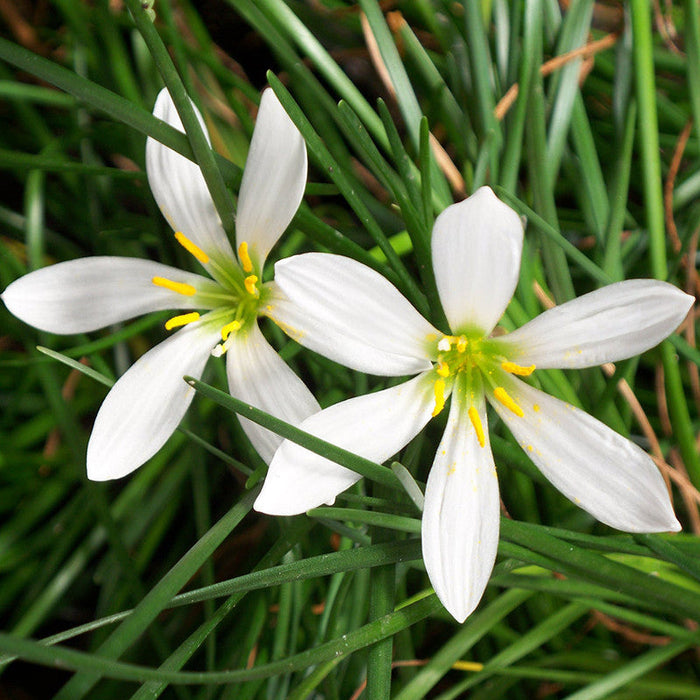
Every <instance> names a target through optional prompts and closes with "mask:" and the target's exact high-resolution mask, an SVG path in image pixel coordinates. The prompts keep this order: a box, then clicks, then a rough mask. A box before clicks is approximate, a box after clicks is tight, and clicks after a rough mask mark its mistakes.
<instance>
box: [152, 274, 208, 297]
mask: <svg viewBox="0 0 700 700" xmlns="http://www.w3.org/2000/svg"><path fill="white" fill-rule="evenodd" d="M151 282H153V284H155V285H156V287H164V288H165V289H170V290H172V291H173V292H177V293H178V294H184V295H185V296H186V297H191V296H194V295H195V294H196V293H197V290H196V289H195V288H194V287H193V286H192V285H191V284H187V283H186V282H173V281H172V280H169V279H167V278H166V277H154V278H153V279H152V280H151Z"/></svg>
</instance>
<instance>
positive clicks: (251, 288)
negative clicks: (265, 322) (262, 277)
mask: <svg viewBox="0 0 700 700" xmlns="http://www.w3.org/2000/svg"><path fill="white" fill-rule="evenodd" d="M257 281H258V278H257V277H256V276H255V275H248V276H247V277H246V278H245V279H244V280H243V284H244V285H245V289H246V292H248V294H252V295H253V296H254V297H256V296H258V294H260V292H259V291H258V288H257V287H256V286H255V283H256V282H257Z"/></svg>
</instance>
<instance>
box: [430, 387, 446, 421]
mask: <svg viewBox="0 0 700 700" xmlns="http://www.w3.org/2000/svg"><path fill="white" fill-rule="evenodd" d="M433 391H434V392H435V408H434V409H433V416H437V414H438V413H440V411H442V409H443V408H445V380H444V379H436V380H435V385H434V386H433Z"/></svg>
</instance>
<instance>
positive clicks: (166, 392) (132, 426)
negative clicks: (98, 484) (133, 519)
mask: <svg viewBox="0 0 700 700" xmlns="http://www.w3.org/2000/svg"><path fill="white" fill-rule="evenodd" d="M217 335H218V328H216V327H212V326H211V325H208V324H207V323H206V322H205V320H204V319H202V320H201V321H198V322H197V323H192V324H190V325H189V326H186V327H185V328H183V329H181V330H179V331H178V332H177V333H175V334H174V335H172V336H171V337H170V338H168V339H167V340H164V341H163V342H162V343H159V344H158V345H156V346H155V347H154V348H152V349H151V350H149V351H148V352H147V353H146V354H145V355H143V356H141V357H140V358H139V359H138V360H137V361H136V362H135V363H134V365H133V366H132V367H130V368H129V369H128V370H127V372H126V373H125V374H124V375H123V376H122V377H121V378H120V379H119V380H118V381H117V383H116V384H115V385H114V386H113V387H112V389H111V390H110V392H109V394H107V398H106V399H105V400H104V402H103V403H102V406H101V407H100V410H99V412H98V414H97V418H96V419H95V425H94V427H93V429H92V434H91V435H90V442H89V443H88V451H87V472H88V477H89V478H90V479H92V480H93V481H104V480H105V479H118V478H120V477H122V476H126V475H127V474H130V473H131V472H132V471H134V469H136V468H137V467H140V466H141V465H142V464H143V463H144V462H145V461H146V460H148V459H150V458H151V457H152V456H153V455H154V454H155V453H156V452H157V451H158V450H159V449H160V448H161V447H162V446H163V445H164V444H165V441H166V440H167V439H168V438H169V437H170V436H171V435H172V434H173V431H174V430H175V428H177V426H178V424H179V423H180V421H181V420H182V417H183V416H184V415H185V412H186V411H187V408H188V406H189V405H190V403H191V402H192V398H193V397H194V393H195V392H194V389H193V388H192V387H191V386H189V385H188V384H186V383H185V382H184V381H183V379H182V378H183V377H184V376H185V375H190V376H192V377H195V378H199V377H201V375H202V372H203V370H204V366H205V365H206V363H207V359H208V358H209V356H210V354H211V349H212V347H213V345H214V344H215V343H216V338H217Z"/></svg>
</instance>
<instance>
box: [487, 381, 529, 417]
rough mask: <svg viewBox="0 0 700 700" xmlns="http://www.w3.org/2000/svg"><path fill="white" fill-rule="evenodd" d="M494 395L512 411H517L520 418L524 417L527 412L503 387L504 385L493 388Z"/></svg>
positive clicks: (516, 413)
mask: <svg viewBox="0 0 700 700" xmlns="http://www.w3.org/2000/svg"><path fill="white" fill-rule="evenodd" d="M493 395H494V396H495V397H496V399H498V401H500V402H501V403H502V404H503V405H504V406H505V407H506V408H507V409H508V410H510V411H512V412H513V413H515V415H516V416H518V418H522V417H523V416H524V415H525V413H524V412H523V409H522V408H520V406H518V404H517V403H515V401H513V398H512V397H511V396H510V394H509V393H508V392H507V391H506V390H505V389H504V388H503V387H502V386H497V387H496V388H495V389H494V390H493Z"/></svg>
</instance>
